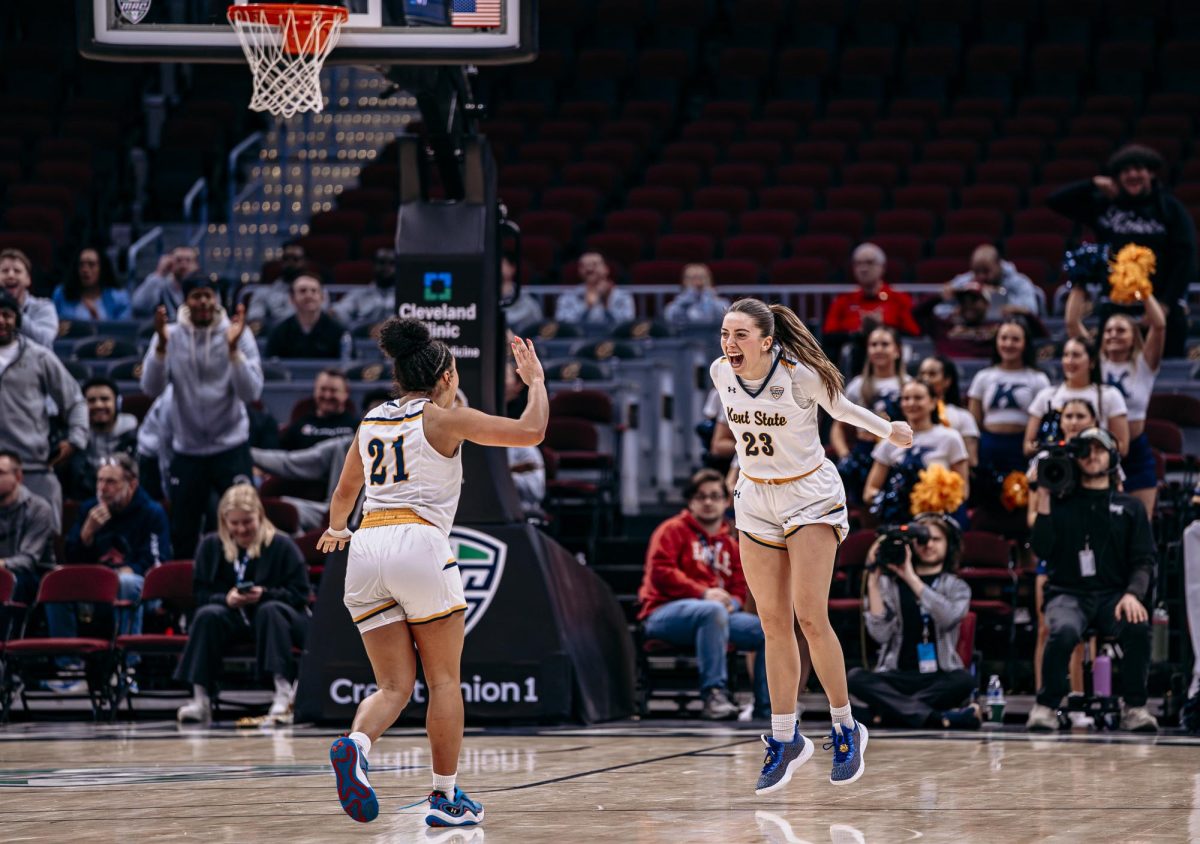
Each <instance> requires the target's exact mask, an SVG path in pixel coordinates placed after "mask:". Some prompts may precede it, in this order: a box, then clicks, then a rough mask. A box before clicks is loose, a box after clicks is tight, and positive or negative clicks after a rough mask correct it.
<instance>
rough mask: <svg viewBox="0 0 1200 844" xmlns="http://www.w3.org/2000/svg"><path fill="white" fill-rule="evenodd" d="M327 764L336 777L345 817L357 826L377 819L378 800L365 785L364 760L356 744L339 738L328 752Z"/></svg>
mask: <svg viewBox="0 0 1200 844" xmlns="http://www.w3.org/2000/svg"><path fill="white" fill-rule="evenodd" d="M329 761H330V763H331V764H332V765H333V773H334V774H335V775H336V776H337V790H338V800H339V801H341V804H342V809H344V810H345V812H346V814H347V815H349V816H350V817H352V818H354V820H356V821H358V822H359V823H367V822H368V821H373V820H375V819H376V818H377V817H379V798H378V797H376V796H375V789H373V788H371V783H369V782H367V770H368V766H367V757H366V755H365V754H364V753H363V752H362V748H361V747H359V746H358V742H356V741H354V740H353V739H351V738H349V737H347V736H342V737H341V738H338V739H335V740H334V742H333V744H332V745H331V746H330V748H329Z"/></svg>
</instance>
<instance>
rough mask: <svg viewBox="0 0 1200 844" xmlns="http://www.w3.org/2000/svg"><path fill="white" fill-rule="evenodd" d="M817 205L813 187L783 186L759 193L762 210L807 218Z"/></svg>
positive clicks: (764, 189) (759, 203)
mask: <svg viewBox="0 0 1200 844" xmlns="http://www.w3.org/2000/svg"><path fill="white" fill-rule="evenodd" d="M816 204H817V192H816V190H814V189H813V188H811V187H803V186H800V185H782V186H780V187H772V188H763V189H762V190H760V191H759V192H758V207H759V208H760V209H773V210H774V209H777V210H783V211H794V212H796V213H797V214H799V215H802V216H807V215H808V213H809V212H810V211H812V209H813V208H815V207H816Z"/></svg>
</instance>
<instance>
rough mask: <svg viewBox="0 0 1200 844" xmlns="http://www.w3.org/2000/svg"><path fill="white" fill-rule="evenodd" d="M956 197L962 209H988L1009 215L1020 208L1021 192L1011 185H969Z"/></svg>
mask: <svg viewBox="0 0 1200 844" xmlns="http://www.w3.org/2000/svg"><path fill="white" fill-rule="evenodd" d="M958 196H959V202H960V203H961V204H962V207H963V208H990V209H994V210H996V211H1000V212H1002V213H1004V214H1011V213H1013V212H1014V211H1016V210H1017V209H1018V208H1019V207H1020V206H1021V192H1020V191H1019V190H1018V189H1017V188H1016V187H1015V186H1013V185H970V186H969V187H965V188H963V189H962V190H961V191H960V192H959V195H958Z"/></svg>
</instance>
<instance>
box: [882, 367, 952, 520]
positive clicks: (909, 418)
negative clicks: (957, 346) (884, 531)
mask: <svg viewBox="0 0 1200 844" xmlns="http://www.w3.org/2000/svg"><path fill="white" fill-rule="evenodd" d="M900 411H901V413H902V414H903V416H904V421H906V422H908V424H909V425H910V426H911V427H912V429H913V444H912V448H910V449H902V448H897V447H896V446H894V445H892V444H891V443H889V442H887V441H883V442H880V443H879V444H878V445H876V446H875V449H874V450H873V451H872V452H871V459H872V460H873V461H874V463H873V465H872V466H871V472H870V474H869V475H867V483H866V486H865V488H864V489H863V501H864V502H865V503H868V504H869V503H871V502H872V501H874V500H875V497H876V496H877V495H878V494H879V493H880V491H881V490H883V488H884V484H885V483H886V482H887V479H888V473H889V472H890V471H891V470H892V469H894V468H895V467H897V466H899V465H900V464H901V463H902V462H905V461H908V460H914V461H916V462H917V463H918V464H920V467H921V468H925V469H927V468H929V467H930V466H933V465H934V464H937V465H940V466H944V467H946V468H947V469H950V470H951V471H953V472H957V473H958V474H959V475H961V476H962V479H963V500H964V501H965V500H966V498H967V496H968V495H969V494H970V492H969V483H970V481H969V466H970V459H969V457H968V455H967V446H966V444H965V443H964V442H963V438H962V435H961V434H960V433H959V432H958V431H956V430H954V429H953V428H947V427H946V426H945V425H942V424H941V418H940V417H939V416H938V408H937V403H936V402H935V401H934V398H933V390H931V389H930V388H929V385H928V384H926V383H925V382H924V381H909V382H907V383H906V384H905V385H904V387H903V388H902V389H901V390H900Z"/></svg>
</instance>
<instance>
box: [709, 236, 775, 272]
mask: <svg viewBox="0 0 1200 844" xmlns="http://www.w3.org/2000/svg"><path fill="white" fill-rule="evenodd" d="M783 244H784V240H783V238H782V237H779V236H778V235H773V234H740V235H734V236H733V237H729V238H726V239H725V243H724V246H723V248H722V252H723V254H724V256H725V257H726V258H735V259H742V260H747V261H753V262H754V263H756V264H758V265H759V266H766V265H767V264H770V263H771V262H772V261H774V260H776V259H777V258H779V257H780V256H782V255H783Z"/></svg>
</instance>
